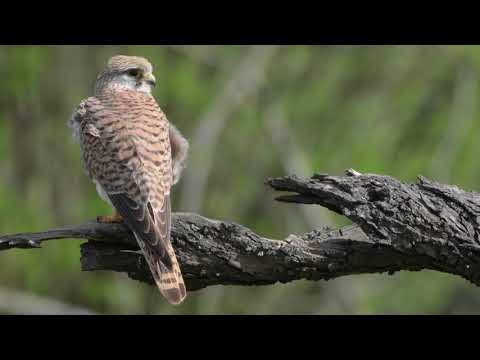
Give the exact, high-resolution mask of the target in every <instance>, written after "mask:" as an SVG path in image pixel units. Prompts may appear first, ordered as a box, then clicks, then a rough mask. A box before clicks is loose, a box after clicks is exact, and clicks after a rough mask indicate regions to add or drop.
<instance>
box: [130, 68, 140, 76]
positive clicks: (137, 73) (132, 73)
mask: <svg viewBox="0 0 480 360" xmlns="http://www.w3.org/2000/svg"><path fill="white" fill-rule="evenodd" d="M139 74H140V71H139V70H138V69H130V70H128V75H130V76H133V77H137V76H138V75H139Z"/></svg>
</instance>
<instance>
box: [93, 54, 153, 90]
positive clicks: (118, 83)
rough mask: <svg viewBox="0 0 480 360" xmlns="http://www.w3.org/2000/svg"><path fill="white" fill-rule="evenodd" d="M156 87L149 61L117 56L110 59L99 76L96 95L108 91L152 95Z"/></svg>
mask: <svg viewBox="0 0 480 360" xmlns="http://www.w3.org/2000/svg"><path fill="white" fill-rule="evenodd" d="M154 86H155V77H154V76H153V74H152V65H151V64H150V62H148V60H147V59H144V58H142V57H137V56H125V55H117V56H114V57H112V58H110V60H109V61H108V63H107V66H106V67H105V69H104V70H103V71H102V72H101V73H100V74H99V75H98V77H97V81H96V83H95V94H100V93H101V92H103V91H105V90H108V89H112V90H114V89H129V90H134V91H140V92H144V93H147V94H150V93H151V92H152V88H153V87H154Z"/></svg>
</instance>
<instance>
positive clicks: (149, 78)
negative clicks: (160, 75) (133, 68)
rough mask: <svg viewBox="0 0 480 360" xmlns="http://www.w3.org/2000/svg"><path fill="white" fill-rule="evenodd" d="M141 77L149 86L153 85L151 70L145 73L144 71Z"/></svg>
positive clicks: (153, 79)
mask: <svg viewBox="0 0 480 360" xmlns="http://www.w3.org/2000/svg"><path fill="white" fill-rule="evenodd" d="M143 79H144V80H145V82H146V83H147V84H149V85H151V86H155V82H156V80H155V76H153V74H152V73H151V72H147V73H144V74H143Z"/></svg>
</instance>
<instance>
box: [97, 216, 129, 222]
mask: <svg viewBox="0 0 480 360" xmlns="http://www.w3.org/2000/svg"><path fill="white" fill-rule="evenodd" d="M97 221H98V222H99V223H104V224H121V223H123V219H122V217H121V216H120V215H108V216H97Z"/></svg>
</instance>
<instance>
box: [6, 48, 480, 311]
mask: <svg viewBox="0 0 480 360" xmlns="http://www.w3.org/2000/svg"><path fill="white" fill-rule="evenodd" d="M252 51H253V50H252V48H251V47H249V46H178V47H174V46H0V79H2V80H1V81H0V94H1V97H0V233H2V234H6V233H15V232H26V231H40V230H44V229H47V228H51V227H55V226H61V225H65V224H73V223H79V222H82V221H85V220H88V219H92V218H94V217H95V216H97V215H100V214H108V213H110V211H111V210H110V209H109V207H108V206H107V205H106V204H104V203H103V202H102V201H101V200H100V199H99V197H98V196H97V195H96V192H95V189H94V186H93V185H92V184H91V183H90V181H89V180H88V179H87V177H86V176H85V174H84V173H83V170H82V168H81V164H80V158H79V149H78V146H76V145H75V144H74V143H73V141H72V139H71V134H70V130H69V129H68V128H67V127H66V122H67V120H68V118H69V116H70V113H71V111H72V110H73V109H74V107H75V106H76V105H77V104H78V103H79V101H80V100H81V99H83V98H85V97H87V96H90V95H92V92H93V84H94V81H95V77H96V74H97V73H98V71H99V70H101V68H102V67H103V66H104V64H105V63H106V61H107V59H108V58H109V57H110V56H112V55H115V54H130V55H138V56H145V57H147V58H148V59H149V60H150V61H151V62H152V64H153V65H154V73H155V76H156V77H157V81H158V86H157V87H156V89H155V94H154V95H155V97H156V99H157V101H158V102H159V104H160V106H161V107H162V108H163V110H164V111H165V112H166V114H167V116H168V118H169V119H170V121H172V122H173V123H174V124H176V125H177V127H178V128H179V129H180V130H181V131H182V132H183V133H184V134H185V136H186V137H187V138H189V139H192V137H195V134H196V129H197V128H198V127H199V126H200V121H201V119H203V118H204V114H205V113H207V112H208V111H211V109H212V106H215V99H217V98H219V97H220V96H221V94H222V93H223V92H224V90H225V85H226V83H228V81H229V80H230V77H232V76H233V75H234V74H235V73H236V71H238V64H239V63H240V62H241V61H243V59H244V58H246V57H248V56H249V54H251V52H252ZM252 66H254V65H252ZM247 70H248V69H247ZM264 75H265V78H264V81H263V82H260V83H259V86H258V89H257V91H255V92H254V93H253V94H252V95H251V96H247V98H245V99H244V100H243V101H242V102H241V104H240V105H239V106H236V107H235V108H233V109H232V111H231V112H230V114H229V115H228V116H227V117H226V118H225V119H222V121H223V123H224V126H223V129H222V131H221V133H220V137H219V138H218V139H216V144H215V146H214V152H213V154H212V155H211V156H212V158H213V161H214V167H213V169H212V171H211V172H210V174H209V177H208V181H207V185H206V189H204V196H203V198H202V199H203V200H202V202H201V204H199V206H200V211H199V212H200V213H201V214H202V215H204V216H208V217H212V218H218V219H224V220H229V221H235V222H238V223H241V224H243V225H245V226H248V227H250V228H251V229H253V230H254V231H256V232H258V233H260V234H263V235H265V236H267V237H271V238H280V239H281V238H284V237H286V236H287V235H288V234H291V233H295V232H298V233H301V232H306V231H309V230H311V227H312V220H311V219H316V221H317V222H318V224H316V225H318V226H320V225H322V223H323V224H329V225H332V226H341V225H345V224H347V223H348V221H347V220H346V219H344V218H342V217H340V216H337V215H335V214H332V213H330V212H329V211H327V210H325V209H321V208H319V207H312V208H310V207H309V208H308V209H306V207H304V208H301V207H300V206H295V205H285V204H279V203H276V202H275V201H273V197H274V194H273V193H272V192H271V191H269V190H268V189H267V188H266V187H265V186H264V185H263V183H264V180H265V179H266V178H267V177H270V176H281V175H285V174H287V173H290V172H295V173H297V175H300V176H309V175H311V174H313V173H314V172H323V173H331V174H341V173H342V172H343V170H344V169H347V168H354V169H356V170H358V171H360V172H372V173H382V174H388V175H392V176H394V177H397V178H399V179H401V180H403V181H414V180H415V178H416V176H417V175H419V174H421V175H424V176H427V177H430V178H433V179H435V180H437V181H440V182H445V183H454V184H457V185H458V186H460V187H463V188H465V189H467V190H478V189H479V186H480V185H479V184H480V162H477V160H476V156H477V155H476V154H477V151H478V146H479V144H478V140H477V135H476V134H478V133H480V122H479V121H477V119H478V118H479V113H478V111H479V109H478V100H479V99H480V93H479V90H478V81H479V75H480V48H479V47H477V46H283V47H280V48H278V49H277V50H276V51H275V53H274V54H273V56H272V58H271V60H270V61H269V62H268V64H267V65H266V67H265V72H264ZM226 106H228V104H226ZM272 114H273V115H272ZM205 121H208V119H207V120H205ZM193 140H194V141H193V142H192V145H193V146H192V148H191V154H192V155H191V158H190V162H194V161H195V159H197V158H198V155H199V154H201V153H202V151H204V149H203V148H202V147H195V146H194V145H195V144H197V143H201V142H199V141H198V139H196V141H195V139H193ZM300 164H303V167H302V166H300ZM186 176H195V174H192V173H189V172H188V171H187V173H186ZM186 184H187V182H186V181H185V179H182V180H181V182H180V183H179V184H178V185H177V186H176V187H175V190H174V193H173V209H174V210H176V211H189V210H191V209H189V208H188V204H189V199H182V194H184V193H185V187H186ZM181 200H182V201H181ZM182 206H183V208H182ZM308 214H309V215H308ZM308 216H310V221H309V220H308ZM80 243H81V241H79V240H70V241H68V240H62V241H51V242H48V243H46V244H45V245H44V246H43V248H42V249H39V250H11V251H4V252H0V264H1V269H2V271H1V272H0V287H1V288H7V289H8V288H12V289H16V290H23V291H25V292H27V293H33V294H37V295H40V296H44V297H48V298H54V299H56V300H59V301H62V302H65V303H67V304H73V305H77V306H82V307H85V308H87V309H90V310H92V311H95V312H98V313H115V314H150V313H155V314H156V313H162V314H232V313H233V314H275V313H280V314H379V313H394V314H407V313H411V314H413V313H419V314H430V313H444V314H447V313H477V312H478V310H480V292H479V290H478V289H476V288H474V287H473V286H472V285H470V284H468V283H467V282H465V281H464V280H462V279H460V278H456V277H453V276H450V275H446V274H440V273H436V272H431V271H423V272H416V273H406V272H403V273H399V274H395V275H393V276H388V275H358V276H349V277H344V278H340V279H336V280H332V281H329V282H316V283H315V282H307V281H298V282H295V283H292V284H287V285H280V284H279V285H274V286H267V287H252V288H248V287H241V288H240V287H223V286H218V287H211V288H207V289H204V290H201V291H198V292H192V293H190V296H189V297H188V299H187V301H186V302H185V304H184V305H182V306H180V307H171V306H169V305H167V304H166V303H165V302H164V301H163V299H162V298H161V297H160V296H159V294H158V291H157V290H156V289H155V288H153V287H149V286H146V285H143V284H140V283H138V282H135V281H132V280H130V279H128V278H127V277H126V276H125V275H122V274H114V273H101V272H96V273H82V272H81V271H80V267H79V245H80ZM0 311H1V312H6V313H8V312H9V310H8V309H5V308H4V307H2V306H1V304H0Z"/></svg>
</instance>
